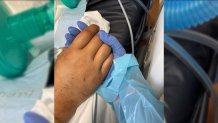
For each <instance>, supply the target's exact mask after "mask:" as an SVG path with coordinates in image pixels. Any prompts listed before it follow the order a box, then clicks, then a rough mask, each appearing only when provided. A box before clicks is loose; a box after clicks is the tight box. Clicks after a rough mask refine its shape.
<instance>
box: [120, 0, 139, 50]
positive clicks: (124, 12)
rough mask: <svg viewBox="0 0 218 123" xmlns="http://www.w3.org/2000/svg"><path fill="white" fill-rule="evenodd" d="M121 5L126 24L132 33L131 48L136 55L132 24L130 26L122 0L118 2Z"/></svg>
mask: <svg viewBox="0 0 218 123" xmlns="http://www.w3.org/2000/svg"><path fill="white" fill-rule="evenodd" d="M118 2H119V4H120V7H121V9H122V11H123V14H124V16H125V18H126V22H127V25H128V28H129V32H130V38H131V46H132V54H134V53H135V44H134V38H133V31H132V27H131V24H130V21H129V18H128V15H127V14H126V10H125V8H124V6H123V4H122V2H121V0H118Z"/></svg>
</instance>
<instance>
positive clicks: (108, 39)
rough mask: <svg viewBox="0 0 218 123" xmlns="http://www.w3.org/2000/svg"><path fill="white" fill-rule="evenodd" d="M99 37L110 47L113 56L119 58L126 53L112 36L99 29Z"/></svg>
mask: <svg viewBox="0 0 218 123" xmlns="http://www.w3.org/2000/svg"><path fill="white" fill-rule="evenodd" d="M98 36H99V38H100V39H101V40H102V41H103V42H104V43H105V44H107V45H109V46H110V47H111V48H112V51H113V55H114V58H119V57H121V56H123V55H124V54H125V53H126V50H125V49H124V48H123V46H122V45H121V44H120V42H119V41H118V40H117V38H115V37H114V36H112V35H110V34H108V33H106V32H105V31H103V30H101V31H99V33H98Z"/></svg>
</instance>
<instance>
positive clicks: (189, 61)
mask: <svg viewBox="0 0 218 123" xmlns="http://www.w3.org/2000/svg"><path fill="white" fill-rule="evenodd" d="M164 42H165V43H164V44H165V46H166V48H167V49H168V50H169V51H170V52H171V53H173V54H174V55H175V56H177V58H178V59H180V60H181V61H182V62H183V63H184V64H185V65H186V66H187V67H188V68H189V69H190V70H191V71H192V72H193V73H194V74H195V75H196V77H197V78H199V80H200V81H201V83H202V84H203V85H204V87H205V88H206V90H207V91H208V92H209V93H210V95H211V99H212V101H213V104H214V109H215V117H214V118H215V119H214V122H215V123H218V116H217V115H218V112H217V111H218V102H217V95H216V92H215V91H214V89H213V84H212V81H211V80H210V78H209V77H208V76H207V74H206V73H205V72H204V70H203V69H202V68H201V66H200V65H199V64H198V63H197V62H196V61H195V60H194V59H193V57H192V56H190V55H189V53H188V52H187V51H186V50H185V49H184V48H183V47H181V46H180V45H179V44H178V43H176V42H175V41H174V40H173V39H172V38H170V37H169V36H167V35H165V36H164Z"/></svg>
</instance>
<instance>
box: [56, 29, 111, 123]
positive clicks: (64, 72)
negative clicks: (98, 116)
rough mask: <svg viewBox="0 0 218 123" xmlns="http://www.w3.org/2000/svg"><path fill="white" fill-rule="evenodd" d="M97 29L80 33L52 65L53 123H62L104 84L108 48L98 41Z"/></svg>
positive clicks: (109, 56)
mask: <svg viewBox="0 0 218 123" xmlns="http://www.w3.org/2000/svg"><path fill="white" fill-rule="evenodd" d="M98 31H99V27H98V26H96V25H91V26H89V27H87V28H86V29H85V30H83V31H82V32H81V33H80V34H79V35H77V37H76V38H75V40H74V41H73V43H72V44H71V45H70V47H68V48H66V49H64V50H63V52H62V53H61V54H60V55H59V56H58V58H57V61H56V64H55V75H54V76H55V122H56V123H65V122H67V121H69V120H70V118H71V117H72V116H73V115H74V113H75V111H76V109H77V107H78V106H79V105H80V104H81V103H82V102H83V101H85V100H86V99H87V98H88V97H89V96H90V95H91V94H93V93H94V92H95V91H96V89H97V87H98V86H99V85H100V84H101V82H102V81H103V80H104V78H105V76H106V75H107V73H108V71H109V69H110V67H111V65H112V61H113V55H112V53H111V48H110V47H109V46H108V45H106V44H104V43H103V42H102V41H101V40H100V39H99V37H98V34H97V33H98Z"/></svg>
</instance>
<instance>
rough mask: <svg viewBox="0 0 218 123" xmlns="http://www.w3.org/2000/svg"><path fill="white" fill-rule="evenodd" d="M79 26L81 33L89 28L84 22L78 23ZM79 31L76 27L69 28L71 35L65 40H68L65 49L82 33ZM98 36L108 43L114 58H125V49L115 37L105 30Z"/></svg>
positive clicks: (67, 35)
mask: <svg viewBox="0 0 218 123" xmlns="http://www.w3.org/2000/svg"><path fill="white" fill-rule="evenodd" d="M77 25H78V27H79V29H80V30H81V31H82V30H84V29H85V28H87V27H88V26H87V25H86V24H85V23H84V22H82V21H78V22H77ZM79 29H77V28H76V27H69V28H68V31H69V33H67V34H66V35H65V38H66V40H67V41H66V44H65V47H69V46H70V44H71V43H72V41H73V40H74V39H75V38H76V36H77V35H78V34H79V33H80V32H81V31H80V30H79ZM98 36H99V38H100V39H101V40H102V41H103V42H104V43H106V44H107V45H109V46H110V47H111V48H112V51H113V55H114V58H118V57H120V56H123V55H124V54H125V53H126V51H125V49H124V48H123V47H122V45H121V44H120V42H119V41H118V40H117V39H116V38H115V37H114V36H112V35H110V34H108V33H106V32H105V31H103V30H101V31H99V33H98Z"/></svg>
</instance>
